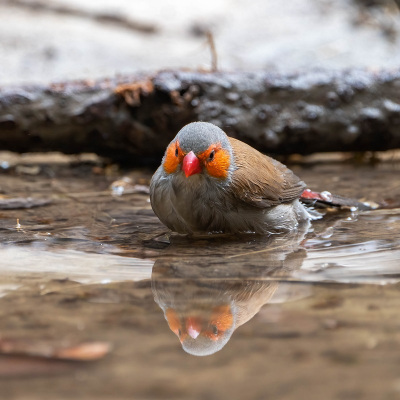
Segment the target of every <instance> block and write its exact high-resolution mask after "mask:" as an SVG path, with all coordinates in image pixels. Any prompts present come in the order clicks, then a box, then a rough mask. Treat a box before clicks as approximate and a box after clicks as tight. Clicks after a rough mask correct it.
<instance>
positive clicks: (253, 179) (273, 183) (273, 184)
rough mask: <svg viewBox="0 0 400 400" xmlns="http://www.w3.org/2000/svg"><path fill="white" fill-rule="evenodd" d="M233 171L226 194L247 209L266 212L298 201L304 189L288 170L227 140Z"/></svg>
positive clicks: (247, 146)
mask: <svg viewBox="0 0 400 400" xmlns="http://www.w3.org/2000/svg"><path fill="white" fill-rule="evenodd" d="M229 141H230V144H231V146H232V149H233V156H234V159H235V163H236V170H235V171H234V172H233V174H232V184H231V186H230V188H231V189H230V192H231V193H230V194H231V195H232V196H234V197H236V198H237V199H239V200H242V201H243V202H245V203H247V204H248V205H251V206H256V207H259V208H268V207H271V206H276V205H278V204H282V203H290V202H292V201H293V200H295V199H297V198H299V197H300V195H301V193H302V192H303V190H304V189H305V187H306V185H305V183H304V182H303V181H301V180H300V179H299V178H298V177H297V176H296V175H295V174H294V173H293V172H292V171H291V170H290V169H289V168H287V167H286V166H285V165H283V164H281V163H280V162H278V161H276V160H274V159H273V158H271V157H268V156H266V155H264V154H261V153H260V152H259V151H257V150H255V149H253V148H252V147H251V146H249V145H247V144H246V143H243V142H241V141H240V140H237V139H233V138H229Z"/></svg>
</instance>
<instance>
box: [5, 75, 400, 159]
mask: <svg viewBox="0 0 400 400" xmlns="http://www.w3.org/2000/svg"><path fill="white" fill-rule="evenodd" d="M399 89H400V70H397V71H381V72H372V71H365V70H352V71H336V72H332V71H330V72H327V71H309V72H306V73H293V74H286V75H285V74H279V73H269V72H212V73H211V72H193V71H163V72H159V73H156V74H154V75H145V74H136V75H133V76H125V77H116V78H113V79H103V80H98V81H89V80H86V81H78V82H66V83H59V84H52V85H48V86H45V85H44V86H43V85H42V86H40V85H34V86H23V87H3V88H0V150H11V151H15V152H31V151H55V150H56V151H61V152H64V153H68V154H71V153H81V152H94V153H97V154H100V155H103V156H108V157H111V158H113V159H117V160H124V161H130V162H132V163H137V164H141V163H143V162H145V161H146V160H149V159H150V160H151V159H157V158H159V157H160V156H161V155H162V154H163V152H164V150H165V147H166V145H167V144H168V143H169V142H170V140H171V139H172V138H173V137H174V136H175V134H176V133H177V132H178V130H179V129H180V128H181V127H182V126H183V125H185V124H187V123H189V122H191V121H197V120H201V121H209V122H212V123H214V124H216V125H218V126H220V127H221V128H223V129H224V130H225V131H226V132H227V133H228V134H229V135H231V136H234V137H236V138H238V139H241V140H243V141H246V142H248V143H250V144H251V145H253V146H255V147H257V148H258V149H259V150H261V151H263V152H267V153H272V154H285V155H286V154H292V153H298V154H310V153H313V152H332V151H381V150H388V149H393V148H399V147H400V90H399Z"/></svg>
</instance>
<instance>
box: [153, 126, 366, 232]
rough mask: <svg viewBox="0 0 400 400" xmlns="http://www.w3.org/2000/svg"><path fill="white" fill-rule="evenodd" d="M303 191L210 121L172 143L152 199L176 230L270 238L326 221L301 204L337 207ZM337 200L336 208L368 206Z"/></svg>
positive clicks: (289, 175) (279, 167)
mask: <svg viewBox="0 0 400 400" xmlns="http://www.w3.org/2000/svg"><path fill="white" fill-rule="evenodd" d="M305 188H306V185H305V183H304V182H303V181H302V180H300V179H299V178H298V177H297V176H296V175H295V174H294V173H293V172H292V171H291V170H290V169H289V168H287V167H286V166H285V165H283V164H281V163H280V162H278V161H276V160H274V159H273V158H271V157H268V156H266V155H264V154H262V153H260V152H259V151H257V150H256V149H254V148H252V147H251V146H249V145H247V144H245V143H243V142H241V141H240V140H237V139H234V138H231V137H228V136H227V135H226V133H225V132H224V131H223V130H222V129H220V128H218V127H217V126H215V125H213V124H211V123H207V122H193V123H191V124H188V125H186V126H184V127H183V128H182V129H181V130H180V131H179V132H178V134H177V135H176V136H175V138H174V139H173V140H172V142H171V143H170V144H169V145H168V147H167V150H166V152H165V155H164V158H163V160H162V163H161V165H160V167H159V168H158V169H157V171H156V172H155V174H154V175H153V177H152V179H151V183H150V200H151V205H152V208H153V210H154V212H155V214H156V215H157V216H158V218H159V219H160V220H161V222H162V223H163V224H164V225H166V226H167V227H168V228H169V229H171V230H172V231H175V232H178V233H183V234H189V235H204V234H210V233H225V234H238V233H255V234H270V233H277V232H289V231H291V230H293V229H296V228H297V227H298V225H299V223H300V222H301V221H310V220H313V219H317V218H320V217H321V215H320V214H319V213H318V212H316V211H315V210H313V209H312V208H310V207H309V206H306V205H304V204H303V201H306V202H308V201H311V202H312V203H315V202H316V201H317V202H322V203H324V202H326V203H327V204H329V205H333V201H332V195H331V194H330V193H329V192H323V193H315V192H311V191H309V190H308V189H307V190H305ZM324 193H325V195H324ZM335 198H336V199H337V200H338V204H339V205H355V206H356V207H363V206H365V204H364V203H359V202H357V201H355V200H351V199H345V198H341V197H339V196H336V197H335ZM300 200H302V201H300Z"/></svg>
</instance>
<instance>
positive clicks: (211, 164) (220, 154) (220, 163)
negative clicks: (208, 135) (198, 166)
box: [198, 145, 231, 179]
mask: <svg viewBox="0 0 400 400" xmlns="http://www.w3.org/2000/svg"><path fill="white" fill-rule="evenodd" d="M213 150H214V151H215V155H214V159H213V160H212V161H208V158H209V157H210V154H211V152H212V151H213ZM198 157H199V159H200V160H201V161H203V163H204V165H205V167H206V169H207V172H208V174H209V175H211V176H213V177H214V178H220V179H225V178H227V177H228V169H229V166H230V164H231V160H230V156H229V153H228V152H227V151H226V150H222V149H221V146H220V145H217V146H215V145H212V146H210V147H209V148H208V149H207V150H206V151H205V152H204V153H201V154H200V155H199V156H198Z"/></svg>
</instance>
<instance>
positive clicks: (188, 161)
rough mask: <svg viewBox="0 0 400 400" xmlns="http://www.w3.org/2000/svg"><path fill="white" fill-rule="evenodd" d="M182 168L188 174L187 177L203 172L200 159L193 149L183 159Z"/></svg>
mask: <svg viewBox="0 0 400 400" xmlns="http://www.w3.org/2000/svg"><path fill="white" fill-rule="evenodd" d="M182 169H183V172H184V173H185V175H186V178H188V177H189V176H191V175H195V174H198V173H200V172H201V165H200V161H199V159H198V158H197V157H196V155H195V154H194V153H193V151H191V152H190V153H188V154H186V156H185V158H184V159H183V164H182Z"/></svg>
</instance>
